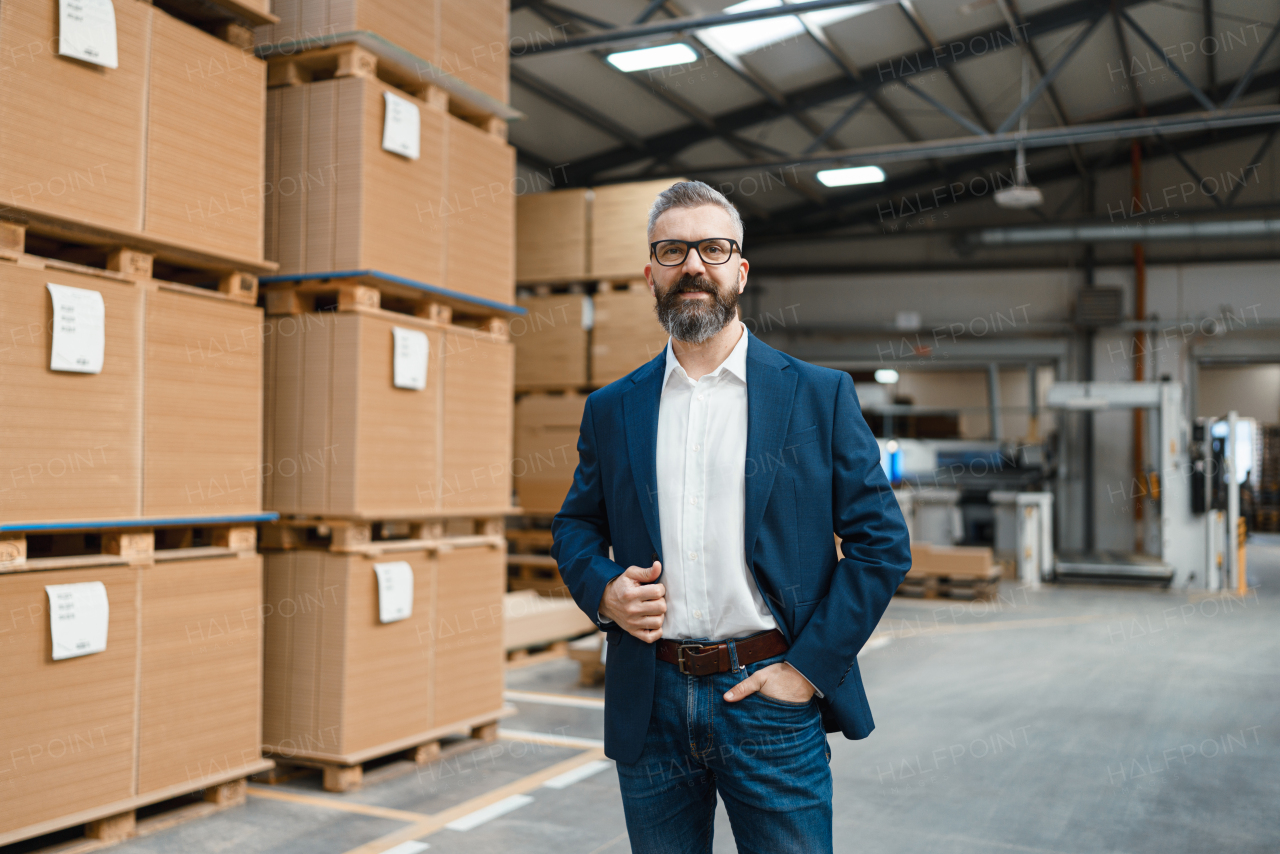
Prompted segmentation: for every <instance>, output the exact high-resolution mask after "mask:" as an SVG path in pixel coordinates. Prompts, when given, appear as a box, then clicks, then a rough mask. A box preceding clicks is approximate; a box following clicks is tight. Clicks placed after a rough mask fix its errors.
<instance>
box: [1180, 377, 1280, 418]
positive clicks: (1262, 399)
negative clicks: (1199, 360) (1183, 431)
mask: <svg viewBox="0 0 1280 854" xmlns="http://www.w3.org/2000/svg"><path fill="white" fill-rule="evenodd" d="M1199 388H1200V394H1199V397H1198V398H1197V401H1196V410H1197V411H1196V415H1197V416H1213V415H1225V414H1226V413H1227V412H1229V411H1230V410H1232V409H1234V410H1235V411H1236V412H1238V413H1239V414H1240V415H1241V416H1242V417H1245V418H1256V419H1258V420H1259V421H1260V422H1262V423H1264V424H1275V423H1277V422H1280V365H1240V366H1236V365H1231V366H1213V367H1204V368H1201V369H1200V387H1199Z"/></svg>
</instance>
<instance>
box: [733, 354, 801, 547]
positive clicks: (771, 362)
mask: <svg viewBox="0 0 1280 854" xmlns="http://www.w3.org/2000/svg"><path fill="white" fill-rule="evenodd" d="M789 367H790V366H789V365H788V364H787V362H786V360H785V359H783V358H781V357H780V356H779V355H778V352H777V351H776V350H774V349H773V348H772V347H770V346H769V345H768V344H765V343H764V342H763V341H761V340H760V339H759V338H757V337H755V336H754V335H752V336H751V341H750V342H749V343H748V344H747V458H746V462H745V466H746V511H745V514H744V519H743V525H744V528H745V536H746V548H747V552H746V555H747V564H748V565H750V564H751V553H752V551H753V550H754V549H755V545H756V534H757V532H758V530H759V527H760V520H761V518H762V517H763V516H764V507H765V504H767V503H768V501H769V493H770V492H771V491H772V490H773V478H774V475H775V474H777V471H778V469H779V468H781V467H782V465H783V458H782V443H783V441H784V440H785V438H786V431H787V425H788V424H790V423H791V406H792V403H793V402H794V401H795V391H796V379H797V378H796V374H795V372H794V371H791V370H789V369H788V368H789Z"/></svg>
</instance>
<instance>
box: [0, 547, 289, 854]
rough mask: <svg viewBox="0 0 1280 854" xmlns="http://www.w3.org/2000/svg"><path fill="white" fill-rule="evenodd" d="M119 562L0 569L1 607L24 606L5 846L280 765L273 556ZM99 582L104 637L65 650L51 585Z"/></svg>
mask: <svg viewBox="0 0 1280 854" xmlns="http://www.w3.org/2000/svg"><path fill="white" fill-rule="evenodd" d="M117 563H118V564H119V565H115V566H107V565H104V566H95V567H91V568H80V569H77V568H60V569H54V570H50V571H16V572H9V573H5V574H2V575H0V607H3V608H4V612H5V613H6V614H10V615H11V616H13V617H14V619H13V621H12V628H11V634H10V635H9V642H8V643H9V645H8V646H7V648H6V651H5V660H6V662H7V667H6V672H5V675H4V683H5V693H6V696H8V697H9V698H10V699H11V700H12V708H11V709H10V710H9V711H8V712H6V719H5V727H4V734H3V740H2V742H0V747H3V748H4V756H5V759H4V760H3V766H4V767H3V771H2V772H0V773H3V774H4V775H5V777H6V778H7V779H8V780H9V783H8V784H6V795H5V797H4V798H0V844H6V843H9V842H12V841H15V840H19V839H28V838H31V837H33V836H39V835H41V834H44V833H49V832H52V831H54V830H58V829H61V828H65V827H70V826H73V825H77V824H83V823H86V822H91V821H95V820H98V819H103V818H106V817H109V816H114V815H118V814H121V813H127V812H128V811H130V810H133V809H135V808H137V807H139V806H142V805H145V804H150V803H156V802H158V801H162V800H165V799H167V798H172V797H174V796H177V795H181V794H185V793H187V792H191V791H198V790H200V789H203V788H207V787H210V786H215V785H218V784H221V783H224V782H227V781H229V780H233V779H237V778H243V777H245V776H247V775H248V774H253V773H255V772H257V771H261V770H263V769H265V768H269V767H270V763H269V762H264V761H263V760H262V758H261V737H260V733H261V720H260V718H261V715H260V701H259V697H260V695H261V690H262V678H261V671H262V643H261V638H262V632H261V628H260V625H259V606H260V603H261V581H262V570H261V567H262V564H261V558H260V557H259V556H258V555H256V554H252V553H241V554H237V555H226V556H222V557H217V558H210V559H204V560H196V559H190V558H184V559H175V560H164V559H162V558H161V557H157V559H156V560H155V561H154V562H148V563H145V564H143V565H140V566H129V565H127V560H124V559H120V560H118V561H117ZM46 565H48V562H47V561H46ZM31 568H32V569H35V568H36V567H35V566H32V567H31ZM94 582H97V583H100V584H102V585H103V587H104V589H105V594H106V599H107V603H108V609H109V610H108V615H109V616H108V622H107V626H106V629H107V631H106V648H105V649H104V650H102V651H101V652H96V653H92V654H85V655H79V656H76V657H70V658H64V659H59V660H55V659H54V658H53V655H54V649H53V646H52V638H51V633H50V620H51V611H50V607H49V602H50V596H49V595H48V594H47V593H46V589H45V588H46V585H66V584H83V583H94Z"/></svg>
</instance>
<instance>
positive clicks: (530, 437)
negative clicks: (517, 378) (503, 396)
mask: <svg viewBox="0 0 1280 854" xmlns="http://www.w3.org/2000/svg"><path fill="white" fill-rule="evenodd" d="M586 402H587V396H586V395H585V394H581V393H577V392H572V391H570V392H566V393H565V394H528V395H523V396H521V398H520V399H519V400H518V401H516V429H515V461H514V462H513V463H512V466H511V469H512V474H514V475H515V484H516V495H517V496H518V498H519V503H520V507H521V509H522V510H524V511H525V512H526V513H541V514H554V513H558V512H559V511H560V506H561V505H562V504H564V497H565V495H567V494H568V492H569V487H570V486H571V485H572V484H573V473H574V471H575V470H576V469H577V467H578V432H579V429H580V425H581V424H582V411H583V409H584V407H585V406H586Z"/></svg>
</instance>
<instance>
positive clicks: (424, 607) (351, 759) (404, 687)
mask: <svg viewBox="0 0 1280 854" xmlns="http://www.w3.org/2000/svg"><path fill="white" fill-rule="evenodd" d="M493 539H494V540H500V538H493ZM503 554H504V553H503V549H502V547H501V545H500V542H489V543H482V544H478V545H470V546H463V547H456V548H453V547H450V548H437V547H430V548H428V547H424V546H423V545H419V546H418V547H416V548H413V549H410V550H403V551H396V552H395V553H388V554H384V555H378V554H377V553H374V552H371V553H367V554H362V553H334V552H328V551H321V550H316V549H297V550H294V551H287V552H278V553H273V554H269V555H268V556H267V559H266V560H267V586H266V601H265V606H264V611H265V612H266V614H267V655H266V672H267V680H266V694H265V707H264V715H265V743H266V745H267V749H268V750H269V751H270V752H271V753H272V754H274V755H277V756H280V757H282V758H285V759H286V760H293V761H306V762H311V763H317V764H320V765H322V766H324V767H325V768H326V771H327V773H326V780H325V786H326V788H329V789H331V790H332V789H339V790H341V789H344V788H347V787H349V786H350V785H351V783H352V782H353V781H352V780H351V779H350V775H351V774H352V773H355V774H358V773H359V772H358V770H353V769H357V768H358V766H359V763H361V762H364V761H365V760H368V759H372V758H375V757H378V756H383V755H386V754H388V753H392V752H395V751H400V750H406V749H410V748H414V747H418V746H424V745H430V744H431V743H432V742H433V741H435V740H437V739H439V738H440V737H441V736H443V735H447V734H450V733H456V732H463V733H467V732H470V731H472V730H473V729H474V728H479V727H483V726H485V725H489V724H491V723H492V722H493V721H495V720H497V718H498V717H499V716H501V714H502V708H503V700H502V688H503V663H504V657H503V636H502V606H501V601H502V594H503ZM393 564H395V565H398V568H399V570H400V571H401V572H403V573H405V576H406V581H407V583H408V585H409V590H408V594H407V595H406V597H405V599H404V603H403V605H404V610H403V611H401V612H399V613H397V614H395V615H393V616H394V617H395V619H393V620H386V619H384V618H386V617H387V616H388V615H387V614H386V613H385V608H386V604H387V590H386V589H385V588H380V586H379V584H378V574H379V571H380V570H382V571H386V570H387V567H389V566H391V565H393ZM397 583H404V582H399V581H398V582H397ZM401 614H403V615H404V616H403V617H402V616H401ZM344 778H345V779H344Z"/></svg>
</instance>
